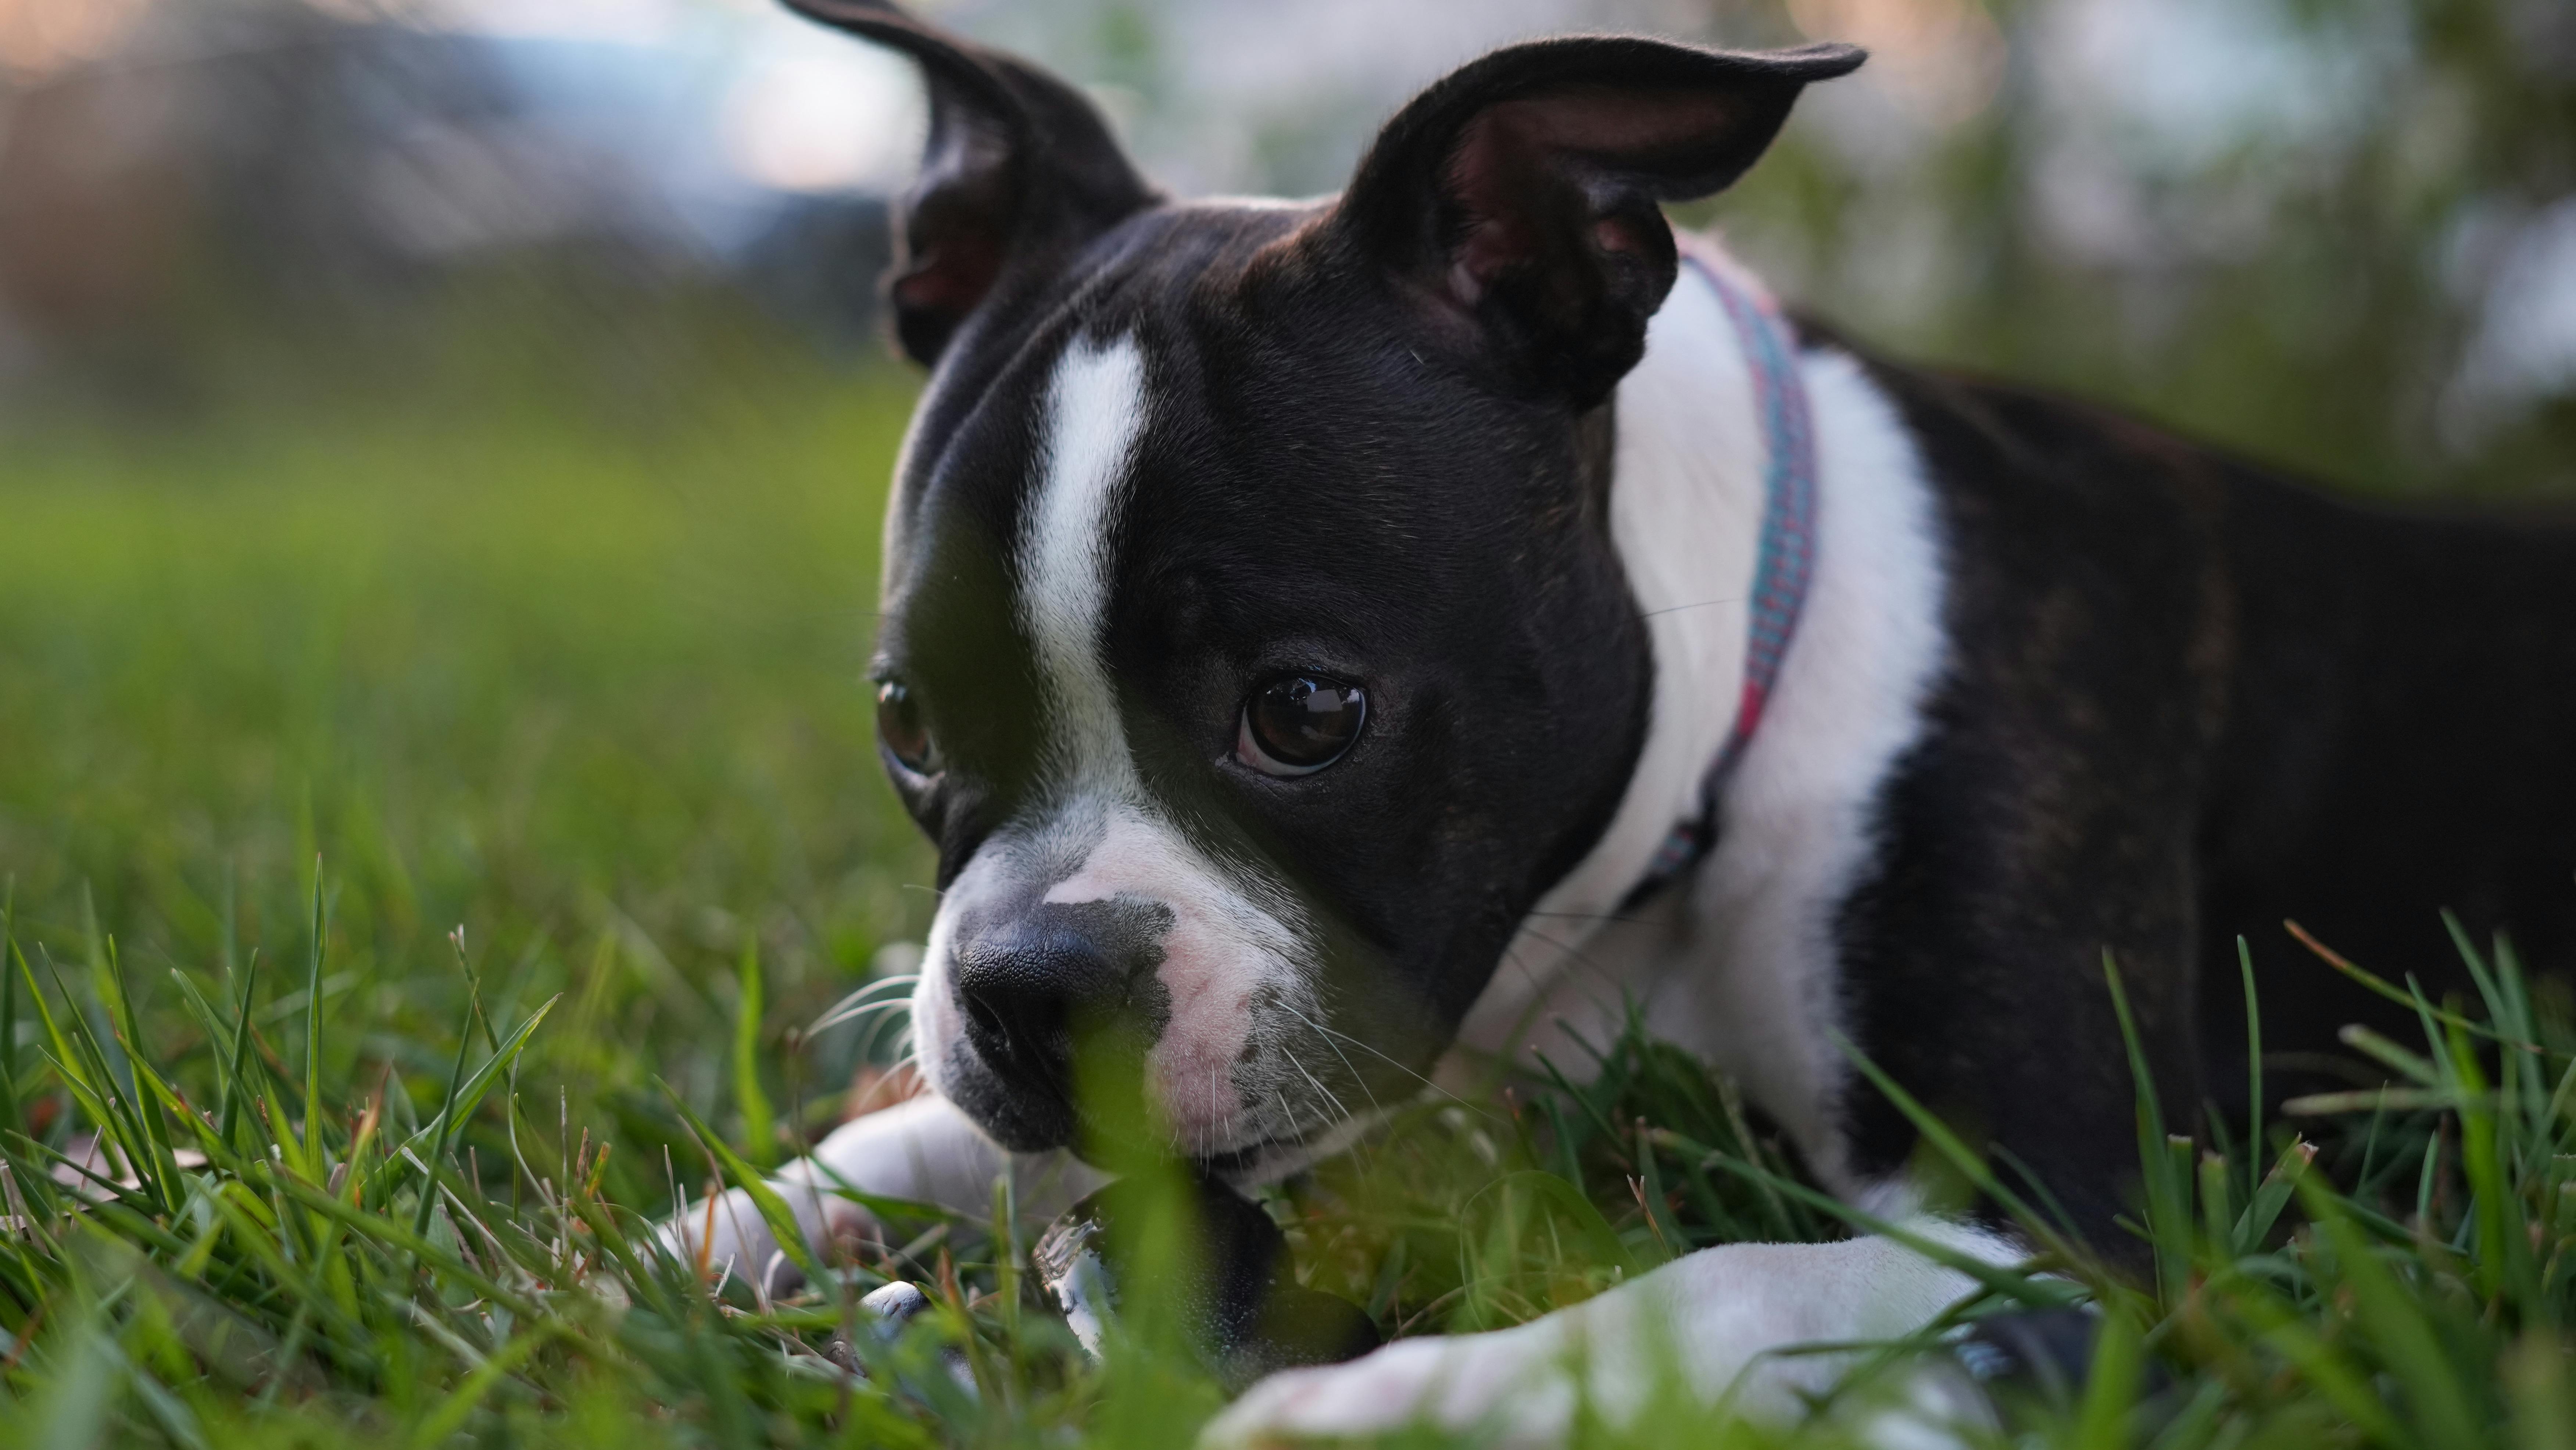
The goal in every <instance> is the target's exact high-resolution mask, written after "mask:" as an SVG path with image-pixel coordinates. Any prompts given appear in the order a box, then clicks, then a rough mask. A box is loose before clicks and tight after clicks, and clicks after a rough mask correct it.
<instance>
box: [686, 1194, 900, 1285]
mask: <svg viewBox="0 0 2576 1450" xmlns="http://www.w3.org/2000/svg"><path fill="white" fill-rule="evenodd" d="M770 1188H771V1190H772V1191H773V1192H775V1193H777V1194H778V1195H779V1197H780V1199H781V1200H782V1201H784V1202H785V1203H786V1204H787V1206H788V1212H789V1213H791V1214H793V1215H794V1216H795V1218H796V1222H797V1226H798V1228H799V1229H801V1230H802V1231H803V1233H804V1236H805V1243H806V1246H807V1247H808V1248H809V1249H810V1250H811V1251H812V1252H814V1253H815V1254H818V1255H821V1256H823V1257H825V1258H827V1259H828V1258H830V1257H832V1256H833V1255H834V1253H835V1252H836V1250H837V1249H838V1248H839V1247H840V1246H843V1245H846V1244H849V1243H852V1242H855V1241H857V1240H859V1239H862V1238H865V1237H867V1236H869V1234H870V1233H871V1231H872V1230H873V1228H874V1225H875V1220H874V1219H872V1218H871V1217H870V1216H869V1215H868V1213H867V1212H866V1210H864V1209H861V1208H860V1207H859V1206H858V1205H857V1204H855V1203H852V1202H850V1201H849V1200H848V1199H846V1198H840V1197H837V1196H834V1195H831V1194H828V1193H819V1192H817V1191H815V1190H814V1189H812V1188H811V1187H809V1186H807V1185H805V1184H802V1183H772V1184H771V1185H770ZM800 1200H801V1201H800ZM659 1237H660V1239H661V1244H662V1249H663V1252H665V1253H667V1254H669V1255H671V1256H672V1257H673V1258H676V1259H678V1260H679V1261H680V1262H682V1263H684V1264H690V1265H693V1266H701V1267H702V1268H703V1271H704V1273H705V1274H706V1277H707V1278H708V1279H709V1280H710V1281H722V1280H724V1279H726V1278H733V1279H738V1280H740V1281H742V1282H744V1283H746V1284H749V1285H751V1286H752V1288H753V1290H754V1292H755V1293H759V1294H763V1295H778V1294H786V1293H791V1292H793V1291H794V1290H795V1289H796V1288H797V1287H798V1286H799V1285H801V1284H803V1283H804V1282H805V1275H804V1273H803V1271H801V1270H799V1269H798V1268H797V1267H796V1263H795V1261H794V1260H793V1259H791V1258H789V1257H788V1255H787V1253H786V1251H785V1250H784V1249H782V1248H781V1247H780V1246H779V1243H778V1238H777V1236H776V1235H775V1234H772V1233H771V1232H770V1231H769V1222H768V1220H766V1219H764V1218H762V1217H761V1216H760V1206H759V1205H758V1204H756V1203H753V1202H752V1201H751V1195H750V1194H748V1193H745V1192H743V1191H742V1190H741V1189H739V1188H736V1189H732V1190H729V1191H727V1192H725V1193H723V1194H720V1195H718V1196H717V1197H716V1198H715V1200H714V1201H713V1203H712V1204H709V1203H706V1202H700V1203H697V1204H694V1205H692V1206H691V1207H690V1209H689V1211H688V1212H686V1213H682V1214H679V1215H676V1216H674V1217H673V1218H672V1219H671V1220H670V1221H669V1222H667V1223H665V1224H663V1225H662V1229H661V1233H660V1235H659Z"/></svg>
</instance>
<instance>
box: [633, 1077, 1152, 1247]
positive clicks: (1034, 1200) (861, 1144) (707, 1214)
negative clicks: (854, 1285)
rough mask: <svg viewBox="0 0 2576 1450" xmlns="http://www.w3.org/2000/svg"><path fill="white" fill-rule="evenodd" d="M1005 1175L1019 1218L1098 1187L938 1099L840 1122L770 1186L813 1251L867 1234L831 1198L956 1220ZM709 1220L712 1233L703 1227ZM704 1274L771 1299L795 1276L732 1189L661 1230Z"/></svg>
mask: <svg viewBox="0 0 2576 1450" xmlns="http://www.w3.org/2000/svg"><path fill="white" fill-rule="evenodd" d="M1004 1173H1008V1174H1010V1175H1011V1177H1012V1182H1013V1186H1014V1189H1015V1190H1016V1192H1017V1194H1018V1204H1019V1207H1020V1210H1021V1211H1022V1212H1023V1213H1028V1214H1036V1215H1043V1216H1052V1215H1053V1214H1054V1213H1056V1212H1057V1211H1059V1210H1060V1209H1062V1208H1063V1207H1065V1206H1067V1205H1069V1204H1071V1203H1072V1202H1073V1200H1074V1199H1076V1198H1078V1197H1080V1196H1081V1195H1083V1194H1085V1193H1088V1192H1090V1191H1091V1189H1093V1188H1094V1187H1097V1186H1098V1185H1099V1184H1100V1183H1101V1182H1102V1181H1103V1180H1102V1178H1101V1176H1100V1175H1099V1174H1097V1173H1095V1172H1093V1171H1092V1170H1091V1169H1088V1168H1085V1167H1083V1166H1082V1165H1081V1164H1080V1163H1078V1162H1076V1161H1074V1160H1073V1158H1072V1157H1071V1156H1070V1155H1068V1154H1065V1153H1039V1154H1013V1153H1007V1152H1004V1151H1003V1150H1002V1149H1001V1148H999V1147H997V1146H995V1145H994V1143H993V1141H992V1140H991V1139H989V1138H987V1137H985V1136H984V1135H983V1133H982V1132H980V1131H978V1130H977V1129H976V1127H975V1125H974V1124H973V1123H972V1122H970V1121H968V1120H967V1117H966V1115H965V1114H964V1113H962V1112H959V1111H958V1110H957V1108H956V1106H955V1105H954V1104H952V1103H950V1102H949V1101H948V1100H947V1099H946V1098H943V1097H939V1096H937V1095H935V1094H924V1095H922V1096H921V1097H917V1098H914V1099H912V1100H911V1101H909V1102H906V1103H902V1104H899V1105H897V1106H895V1107H891V1108H887V1109H885V1110H884V1111H882V1112H875V1113H870V1114H868V1115H867V1116H866V1117H863V1118H859V1119H856V1120H854V1121H852V1122H849V1123H844V1124H843V1125H841V1127H840V1128H838V1129H836V1130H835V1131H834V1132H833V1133H832V1135H831V1136H830V1137H828V1138H825V1139H824V1140H823V1141H822V1142H821V1143H819V1144H817V1145H816V1146H815V1149H814V1154H813V1156H812V1157H810V1158H800V1159H798V1160H796V1161H795V1162H793V1163H790V1164H788V1165H787V1166H786V1167H785V1168H782V1169H780V1170H779V1172H778V1174H777V1176H776V1177H774V1178H772V1179H771V1180H770V1187H771V1188H773V1189H775V1190H776V1191H777V1193H778V1196H779V1197H780V1198H781V1199H783V1200H784V1201H785V1202H786V1204H787V1207H788V1209H789V1210H790V1211H791V1212H793V1213H794V1214H795V1215H796V1226H797V1228H798V1229H799V1230H800V1231H802V1232H803V1234H804V1235H805V1242H806V1244H807V1245H808V1246H809V1247H811V1248H813V1249H814V1250H815V1251H816V1252H817V1253H821V1252H823V1251H825V1250H826V1249H828V1248H829V1247H830V1246H831V1245H832V1244H834V1243H836V1242H847V1241H851V1240H855V1239H859V1238H863V1237H865V1236H867V1235H868V1234H869V1233H870V1232H871V1231H873V1229H874V1228H875V1224H874V1220H873V1219H872V1218H871V1217H870V1216H869V1214H868V1212H867V1211H866V1210H865V1209H863V1208H861V1207H859V1206H858V1205H857V1204H855V1203H852V1202H850V1201H849V1200H848V1199H846V1198H843V1197H841V1196H839V1194H838V1192H837V1190H838V1189H839V1188H840V1187H841V1186H842V1185H844V1184H846V1185H848V1186H849V1187H851V1188H853V1189H856V1190H858V1191H859V1192H862V1193H871V1194H877V1195H879V1196H882V1197H886V1198H908V1199H913V1200H915V1201H917V1202H921V1203H929V1204H936V1205H937V1206H939V1207H941V1208H947V1209H952V1210H955V1211H956V1212H959V1213H974V1214H980V1213H983V1212H984V1211H986V1210H987V1209H989V1208H990V1207H991V1206H992V1202H993V1180H994V1179H996V1178H998V1177H1000V1176H1001V1175H1002V1174H1004ZM711 1222H712V1228H710V1223H711ZM702 1239H703V1240H704V1241H705V1243H706V1245H707V1250H706V1253H707V1263H708V1264H709V1265H710V1266H715V1265H721V1264H725V1263H727V1262H730V1263H731V1264H732V1267H733V1272H734V1273H735V1274H737V1275H739V1276H741V1277H742V1278H745V1279H749V1280H753V1281H755V1282H758V1283H760V1284H762V1285H763V1286H764V1287H766V1288H767V1289H769V1290H770V1292H772V1293H777V1292H782V1291H784V1290H786V1289H789V1288H792V1287H794V1286H795V1284H796V1283H797V1282H798V1279H799V1275H798V1274H797V1271H796V1269H795V1266H794V1265H792V1264H790V1263H789V1262H788V1261H787V1257H786V1255H785V1254H784V1253H782V1252H780V1250H779V1247H778V1241H777V1239H776V1238H775V1237H774V1236H773V1235H772V1234H771V1233H770V1232H769V1225H768V1224H767V1223H766V1222H764V1221H763V1220H762V1218H761V1216H760V1209H759V1208H758V1207H757V1206H756V1205H754V1204H753V1203H752V1201H751V1195H749V1194H747V1193H745V1192H743V1191H742V1190H741V1189H739V1188H737V1189H733V1190H731V1191H729V1192H727V1193H724V1194H722V1195H720V1196H718V1197H717V1199H716V1201H715V1205H714V1207H713V1209H712V1210H710V1209H709V1208H708V1206H707V1205H705V1204H704V1203H700V1204H698V1205H696V1206H695V1207H694V1208H692V1209H691V1210H690V1211H689V1212H687V1213H684V1214H681V1215H679V1216H678V1217H676V1218H674V1219H673V1220H672V1221H671V1222H670V1223H669V1224H666V1225H664V1226H663V1229H662V1241H663V1243H664V1245H665V1246H666V1247H668V1248H669V1249H670V1250H671V1251H672V1252H673V1253H676V1254H678V1255H680V1256H682V1257H683V1258H687V1259H692V1260H694V1259H695V1258H696V1256H697V1254H698V1250H699V1246H700V1243H701V1240H702Z"/></svg>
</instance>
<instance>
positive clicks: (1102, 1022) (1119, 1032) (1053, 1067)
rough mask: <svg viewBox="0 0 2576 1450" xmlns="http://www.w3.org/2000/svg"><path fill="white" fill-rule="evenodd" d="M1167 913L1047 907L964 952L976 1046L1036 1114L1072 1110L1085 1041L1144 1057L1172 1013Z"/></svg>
mask: <svg viewBox="0 0 2576 1450" xmlns="http://www.w3.org/2000/svg"><path fill="white" fill-rule="evenodd" d="M1171 920H1172V918H1171V913H1170V911H1168V910H1167V909H1165V908H1163V907H1160V906H1154V905H1150V904H1146V903H1141V902H1123V901H1085V902H1072V903H1064V904H1059V905H1050V906H1039V907H1037V908H1035V909H1033V910H1031V911H1029V912H1026V913H1024V914H1022V915H1020V916H1018V917H1015V918H1014V919H1012V920H1010V921H1007V922H1003V923H998V924H996V925H995V926H993V927H991V928H989V929H986V930H983V931H979V932H977V933H976V934H975V935H974V936H973V937H972V938H971V939H969V940H967V941H965V942H963V943H961V944H960V945H959V946H958V948H957V952H956V957H955V962H956V984H957V1000H958V1004H959V1006H961V1007H962V1008H963V1009H964V1010H965V1016H966V1040H967V1042H968V1043H969V1045H971V1046H972V1047H973V1048H974V1049H975V1054H976V1056H978V1057H979V1058H981V1059H983V1062H984V1065H985V1066H986V1067H987V1068H989V1069H990V1070H991V1071H992V1073H993V1075H994V1076H995V1077H997V1078H999V1079H1001V1080H1002V1084H1003V1085H1004V1086H1005V1087H1006V1088H1007V1089H1008V1090H1009V1091H1010V1092H1011V1093H1012V1094H1013V1095H1014V1096H1015V1097H1020V1098H1021V1103H1020V1104H1019V1105H1018V1106H1019V1107H1020V1109H1021V1110H1022V1111H1023V1112H1026V1113H1028V1114H1030V1115H1032V1116H1054V1115H1055V1111H1054V1110H1058V1109H1061V1108H1062V1107H1065V1106H1069V1104H1070V1100H1071V1097H1072V1091H1073V1058H1074V1052H1075V1047H1076V1044H1077V1042H1079V1043H1081V1044H1082V1045H1083V1046H1084V1047H1085V1048H1086V1049H1089V1048H1090V1047H1092V1046H1094V1045H1095V1044H1097V1045H1102V1046H1108V1047H1112V1048H1115V1047H1119V1046H1124V1047H1126V1048H1128V1049H1130V1050H1134V1051H1141V1050H1142V1048H1143V1047H1145V1046H1150V1045H1151V1044H1152V1042H1153V1040H1154V1039H1155V1038H1156V1037H1157V1036H1159V1035H1161V1032H1162V1028H1163V1021H1164V1019H1166V1018H1168V1017H1169V1015H1170V1007H1169V1005H1168V1002H1167V1001H1166V1000H1165V999H1166V997H1167V995H1168V994H1167V993H1166V992H1165V991H1164V988H1163V985H1162V982H1161V981H1160V979H1158V978H1157V977H1156V976H1155V974H1154V968H1155V967H1157V966H1159V965H1161V963H1162V960H1163V948H1162V938H1163V934H1164V933H1165V932H1167V931H1169V930H1170V929H1171Z"/></svg>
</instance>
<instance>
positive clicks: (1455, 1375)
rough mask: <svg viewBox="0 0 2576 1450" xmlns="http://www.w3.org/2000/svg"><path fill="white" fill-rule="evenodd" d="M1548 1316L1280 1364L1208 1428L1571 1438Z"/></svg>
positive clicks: (1249, 1436) (1219, 1431)
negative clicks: (1478, 1431)
mask: <svg viewBox="0 0 2576 1450" xmlns="http://www.w3.org/2000/svg"><path fill="white" fill-rule="evenodd" d="M1559 1347H1560V1346H1557V1345H1556V1344H1555V1336H1554V1335H1552V1334H1550V1333H1549V1332H1548V1328H1547V1321H1544V1320H1542V1321H1539V1322H1537V1323H1533V1324H1526V1325H1523V1326H1521V1327H1520V1328H1518V1329H1509V1330H1501V1331H1497V1332H1494V1333H1490V1334H1467V1335H1458V1336H1455V1337H1452V1338H1440V1339H1407V1340H1401V1341H1398V1342H1397V1343H1394V1344H1390V1345H1388V1346H1386V1347H1385V1348H1383V1349H1379V1350H1375V1351H1372V1352H1371V1353H1368V1354H1365V1355H1362V1356H1360V1357H1359V1358H1358V1359H1355V1360H1352V1361H1350V1362H1349V1363H1347V1364H1334V1365H1323V1366H1319V1367H1317V1368H1314V1369H1297V1370H1288V1371H1286V1372H1284V1373H1281V1374H1275V1375H1272V1376H1270V1377H1269V1378H1268V1379H1265V1380H1263V1381H1261V1382H1260V1383H1259V1384H1257V1385H1254V1386H1253V1387H1252V1388H1251V1389H1250V1390H1247V1391H1245V1392H1244V1395H1243V1397H1242V1398H1241V1399H1238V1400H1236V1401H1235V1402H1234V1403H1233V1404H1232V1405H1230V1406H1228V1407H1227V1408H1226V1411H1225V1413H1223V1414H1221V1415H1219V1416H1217V1417H1216V1419H1215V1420H1213V1421H1211V1422H1210V1423H1209V1425H1208V1427H1207V1429H1206V1431H1205V1432H1204V1433H1203V1434H1202V1435H1201V1437H1200V1444H1201V1445H1202V1446H1204V1447H1209V1450H1219V1447H1226V1450H1231V1447H1252V1446H1264V1445H1272V1444H1281V1443H1286V1442H1290V1441H1294V1440H1297V1439H1301V1438H1305V1437H1310V1436H1311V1437H1332V1436H1359V1435H1375V1434H1382V1433H1385V1432H1387V1431H1390V1430H1398V1429H1402V1428H1404V1427H1405V1426H1407V1425H1411V1424H1415V1423H1428V1424H1433V1425H1437V1426H1440V1427H1442V1428H1445V1429H1453V1430H1454V1429H1466V1428H1470V1427H1475V1426H1480V1425H1490V1426H1492V1427H1495V1428H1497V1429H1499V1430H1500V1431H1501V1432H1502V1438H1501V1439H1500V1440H1498V1441H1496V1442H1495V1443H1497V1444H1500V1445H1506V1446H1523V1445H1545V1444H1552V1443H1555V1442H1557V1441H1560V1440H1562V1439H1563V1438H1564V1435H1565V1431H1566V1427H1567V1424H1568V1422H1569V1416H1570V1414H1571V1412H1572V1408H1573V1403H1574V1393H1573V1386H1572V1385H1571V1383H1570V1382H1568V1380H1567V1378H1566V1375H1565V1369H1564V1365H1563V1363H1562V1357H1561V1356H1560V1355H1559V1354H1558V1353H1556V1352H1555V1351H1556V1349H1557V1348H1559Z"/></svg>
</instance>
